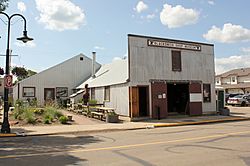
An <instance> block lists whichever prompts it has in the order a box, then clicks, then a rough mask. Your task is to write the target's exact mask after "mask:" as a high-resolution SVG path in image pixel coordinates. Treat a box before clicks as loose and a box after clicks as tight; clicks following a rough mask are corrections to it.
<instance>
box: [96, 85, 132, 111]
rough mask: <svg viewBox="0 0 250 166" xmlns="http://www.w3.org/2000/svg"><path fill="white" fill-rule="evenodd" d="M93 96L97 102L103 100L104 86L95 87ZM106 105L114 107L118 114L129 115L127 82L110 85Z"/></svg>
mask: <svg viewBox="0 0 250 166" xmlns="http://www.w3.org/2000/svg"><path fill="white" fill-rule="evenodd" d="M95 98H96V100H97V101H98V102H99V103H102V102H103V101H104V87H99V88H95ZM105 106H106V107H112V108H115V112H116V113H118V114H119V115H124V116H129V89H128V85H127V84H120V85H112V86H110V101H105Z"/></svg>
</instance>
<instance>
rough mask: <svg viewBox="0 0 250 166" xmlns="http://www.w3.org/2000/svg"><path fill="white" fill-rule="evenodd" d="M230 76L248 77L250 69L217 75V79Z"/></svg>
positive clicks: (234, 70)
mask: <svg viewBox="0 0 250 166" xmlns="http://www.w3.org/2000/svg"><path fill="white" fill-rule="evenodd" d="M229 75H233V76H247V75H250V68H240V69H233V70H230V71H228V72H225V73H222V74H220V75H217V76H216V77H228V76H229Z"/></svg>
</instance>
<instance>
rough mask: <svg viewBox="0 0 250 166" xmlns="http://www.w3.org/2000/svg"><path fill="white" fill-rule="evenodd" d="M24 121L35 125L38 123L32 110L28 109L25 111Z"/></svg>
mask: <svg viewBox="0 0 250 166" xmlns="http://www.w3.org/2000/svg"><path fill="white" fill-rule="evenodd" d="M24 119H25V120H26V122H27V123H31V124H34V123H35V122H36V118H35V116H34V113H33V111H32V110H28V109H26V110H25V112H24Z"/></svg>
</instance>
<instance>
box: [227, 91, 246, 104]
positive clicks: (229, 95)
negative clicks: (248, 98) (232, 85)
mask: <svg viewBox="0 0 250 166" xmlns="http://www.w3.org/2000/svg"><path fill="white" fill-rule="evenodd" d="M238 95H243V93H226V94H225V101H226V104H228V103H227V101H228V99H229V98H230V97H231V98H232V97H234V96H238Z"/></svg>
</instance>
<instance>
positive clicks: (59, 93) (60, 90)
mask: <svg viewBox="0 0 250 166" xmlns="http://www.w3.org/2000/svg"><path fill="white" fill-rule="evenodd" d="M56 97H68V88H67V87H56Z"/></svg>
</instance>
